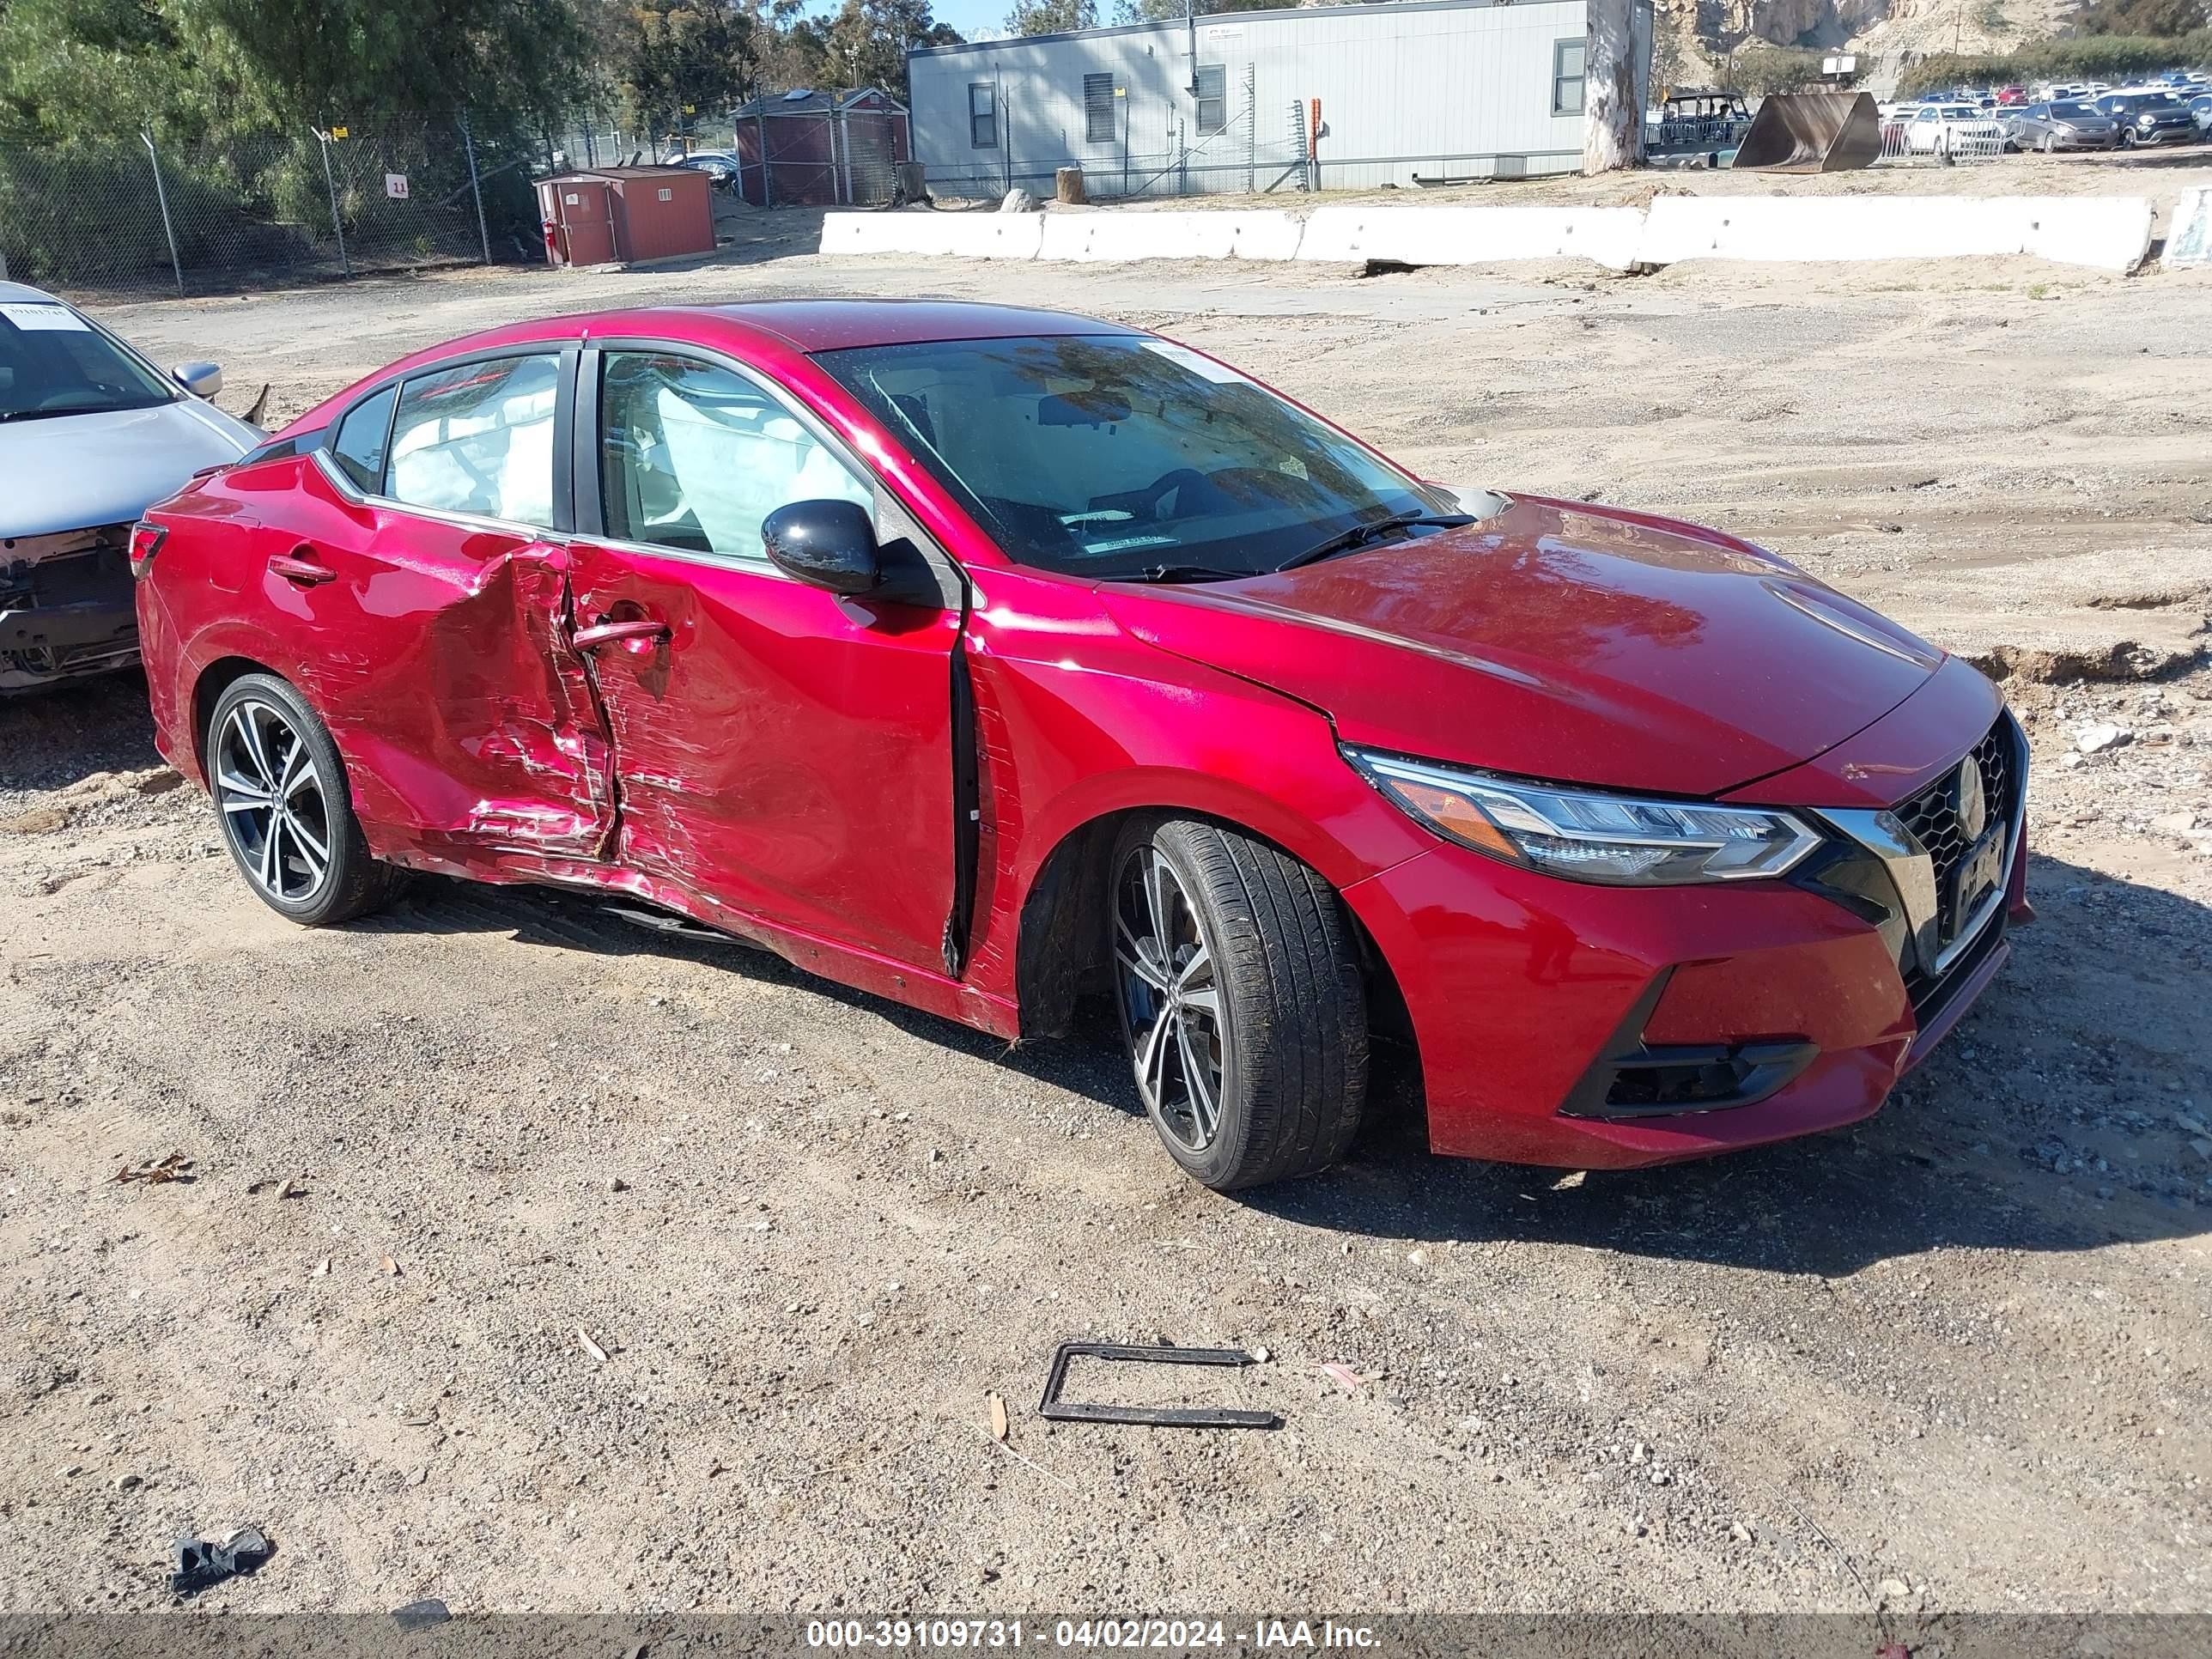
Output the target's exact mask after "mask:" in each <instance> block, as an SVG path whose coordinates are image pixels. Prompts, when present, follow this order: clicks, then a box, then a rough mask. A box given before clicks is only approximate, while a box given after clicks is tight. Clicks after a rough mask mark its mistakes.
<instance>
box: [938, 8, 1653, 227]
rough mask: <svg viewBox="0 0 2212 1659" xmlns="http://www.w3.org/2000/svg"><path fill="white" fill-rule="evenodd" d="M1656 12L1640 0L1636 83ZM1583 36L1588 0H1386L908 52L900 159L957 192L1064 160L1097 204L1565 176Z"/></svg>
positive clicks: (1025, 183) (986, 190)
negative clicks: (907, 139)
mask: <svg viewBox="0 0 2212 1659" xmlns="http://www.w3.org/2000/svg"><path fill="white" fill-rule="evenodd" d="M1650 18H1651V12H1650V4H1649V0H1642V3H1639V5H1638V9H1637V34H1638V40H1637V45H1638V51H1637V52H1636V54H1635V55H1636V58H1637V59H1638V63H1639V64H1640V65H1641V68H1640V70H1639V77H1638V78H1639V82H1648V79H1649V65H1650V40H1651V28H1650ZM1585 27H1586V25H1585V9H1584V3H1583V0H1534V3H1522V4H1511V3H1498V0H1399V3H1396V4H1388V5H1349V6H1326V5H1324V6H1309V7H1300V8H1297V9H1287V10H1281V11H1244V12H1225V13H1219V14H1216V15H1199V16H1193V17H1188V18H1182V17H1178V18H1175V19H1172V20H1170V21H1163V22H1155V23H1131V24H1126V25H1122V26H1120V27H1113V28H1098V29H1082V30H1079V31H1076V32H1074V33H1066V34H1040V35H1030V36H1026V37H1021V38H1017V39H1014V40H986V41H978V42H975V44H973V45H969V46H928V47H924V48H922V49H921V50H919V51H916V52H910V53H908V57H907V76H908V100H909V103H910V106H911V108H912V111H913V132H914V155H915V160H917V161H921V163H922V164H923V166H924V167H925V168H926V170H927V179H928V181H929V185H930V188H931V189H932V190H933V191H937V192H939V193H940V194H946V195H966V196H987V195H993V194H996V193H999V192H1001V191H1006V190H1007V189H1010V188H1012V187H1013V186H1015V185H1020V186H1022V187H1023V188H1024V189H1027V190H1030V191H1033V192H1035V193H1037V194H1040V195H1048V194H1049V193H1050V192H1051V190H1052V184H1053V175H1054V172H1055V171H1056V170H1057V169H1059V168H1060V167H1082V168H1083V170H1084V173H1085V185H1086V188H1087V189H1088V190H1089V191H1090V193H1091V195H1092V196H1093V197H1114V196H1139V195H1184V194H1191V193H1195V192H1207V191H1284V190H1297V189H1316V188H1318V189H1327V190H1337V189H1358V188H1363V187H1364V188H1372V187H1375V186H1376V185H1413V184H1415V183H1438V182H1446V181H1455V180H1466V179H1490V178H1501V179H1502V178H1527V177H1532V176H1534V175H1537V174H1541V173H1568V172H1572V171H1574V170H1576V169H1577V168H1578V167H1580V166H1581V164H1582V151H1583V98H1584V84H1583V36H1584V33H1585ZM1643 92H1644V86H1643V85H1642V84H1639V86H1638V94H1639V96H1638V104H1639V106H1640V104H1641V102H1642V97H1641V94H1642V93H1643ZM1316 115H1317V122H1316Z"/></svg>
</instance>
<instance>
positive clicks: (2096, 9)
mask: <svg viewBox="0 0 2212 1659" xmlns="http://www.w3.org/2000/svg"><path fill="white" fill-rule="evenodd" d="M2208 27H2212V6H2208V5H2207V4H2206V3H2205V0H2090V3H2089V4H2087V5H2086V6H2084V7H2082V8H2081V10H2080V11H2078V12H2076V13H2075V15H2074V27H2073V29H2072V33H2075V34H2132V35H2139V36H2148V37H2149V38H2151V39H2153V40H2179V39H2180V38H2181V37H2182V36H2184V35H2185V34H2187V33H2190V32H2191V30H2193V29H2202V28H2208Z"/></svg>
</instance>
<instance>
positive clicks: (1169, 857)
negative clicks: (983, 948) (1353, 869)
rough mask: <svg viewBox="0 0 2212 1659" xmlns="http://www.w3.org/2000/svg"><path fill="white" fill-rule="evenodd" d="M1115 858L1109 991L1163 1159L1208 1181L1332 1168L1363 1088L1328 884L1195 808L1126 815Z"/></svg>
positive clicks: (1354, 1016)
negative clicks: (1178, 815)
mask: <svg viewBox="0 0 2212 1659" xmlns="http://www.w3.org/2000/svg"><path fill="white" fill-rule="evenodd" d="M1111 870H1112V882H1113V886H1112V890H1111V901H1110V902H1111V908H1112V928H1113V947H1112V948H1113V975H1114V988H1115V1003H1116V1005H1117V1006H1118V1008H1119V1010H1120V1012H1121V1030H1122V1035H1123V1037H1124V1040H1125V1041H1126V1042H1127V1048H1128V1054H1129V1063H1130V1067H1131V1070H1132V1071H1133V1073H1135V1075H1136V1080H1137V1093H1138V1095H1139V1098H1141V1099H1142V1100H1143V1102H1144V1105H1145V1111H1146V1115H1148V1116H1149V1117H1150V1118H1151V1119H1152V1126H1153V1127H1154V1128H1156V1129H1157V1130H1158V1132H1159V1135H1160V1139H1161V1140H1162V1141H1164V1143H1165V1144H1166V1146H1167V1149H1168V1152H1169V1154H1170V1156H1171V1157H1172V1158H1174V1159H1175V1160H1176V1163H1177V1164H1181V1165H1182V1167H1183V1169H1184V1170H1187V1171H1188V1173H1189V1174H1191V1175H1192V1176H1194V1177H1195V1178H1197V1179H1198V1180H1200V1181H1201V1182H1205V1184H1206V1185H1207V1186H1209V1187H1212V1188H1215V1189H1217V1190H1219V1191H1227V1190H1229V1189H1231V1188H1238V1187H1253V1186H1258V1185H1261V1184H1262V1183H1264V1182H1271V1181H1281V1180H1285V1179H1288V1178H1290V1177H1292V1176H1303V1175H1311V1174H1314V1173H1316V1171H1318V1170H1324V1169H1326V1168H1328V1165H1330V1164H1333V1163H1334V1162H1335V1161H1336V1160H1337V1158H1340V1157H1341V1156H1342V1155H1343V1152H1344V1149H1345V1148H1346V1146H1349V1145H1350V1144H1351V1141H1352V1134H1353V1133H1354V1132H1355V1131H1356V1130H1357V1129H1358V1127H1359V1115H1360V1109H1361V1108H1362V1106H1363V1105H1364V1103H1365V1099H1366V1091H1367V1016H1366V1006H1365V1003H1364V998H1363V995H1362V989H1361V985H1360V979H1359V969H1358V962H1357V960H1356V958H1355V956H1354V952H1353V949H1352V935H1351V924H1350V922H1349V921H1348V920H1347V918H1346V915H1345V914H1344V909H1343V905H1342V903H1341V902H1340V900H1339V899H1338V898H1337V896H1336V894H1335V893H1334V891H1332V890H1331V889H1330V888H1329V886H1328V883H1326V882H1325V881H1323V880H1322V878H1321V877H1320V876H1319V875H1318V874H1316V872H1314V871H1312V870H1310V869H1309V868H1307V867H1306V866H1304V865H1303V864H1301V863H1299V862H1298V861H1297V860H1295V859H1293V858H1291V857H1290V856H1289V855H1288V854H1285V853H1282V852H1280V851H1279V850H1278V849H1276V848H1273V847H1270V846H1268V845H1267V844H1266V843H1265V842H1257V841H1254V840H1252V839H1251V838H1250V837H1249V836H1243V835H1240V834H1238V833H1237V831H1235V830H1233V829H1227V828H1225V827H1224V826H1221V825H1218V824H1214V823H1204V822H1201V821H1198V820H1194V819H1174V818H1171V819H1167V820H1165V821H1162V820H1158V819H1155V820H1151V821H1148V822H1141V823H1133V824H1131V825H1130V826H1129V827H1127V829H1124V830H1123V831H1122V834H1121V838H1120V840H1119V842H1117V843H1116V845H1115V851H1114V857H1113V860H1112V865H1111Z"/></svg>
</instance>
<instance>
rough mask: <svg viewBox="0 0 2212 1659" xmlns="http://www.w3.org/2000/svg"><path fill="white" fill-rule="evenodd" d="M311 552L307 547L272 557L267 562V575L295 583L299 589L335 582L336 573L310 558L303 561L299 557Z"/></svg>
mask: <svg viewBox="0 0 2212 1659" xmlns="http://www.w3.org/2000/svg"><path fill="white" fill-rule="evenodd" d="M302 553H308V554H312V553H313V549H312V548H308V547H299V548H295V549H294V550H292V551H291V552H289V553H277V554H274V555H272V556H270V560H269V574H270V575H272V576H282V577H283V579H284V580H286V581H288V582H296V583H297V584H298V585H299V586H301V587H313V586H316V585H317V584H318V583H321V582H334V581H336V580H337V579H338V573H337V571H335V570H333V569H331V568H330V567H329V566H328V565H325V564H318V563H316V562H315V561H314V560H313V558H312V557H310V558H304V559H303V558H301V554H302Z"/></svg>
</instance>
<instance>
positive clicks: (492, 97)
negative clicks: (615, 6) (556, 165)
mask: <svg viewBox="0 0 2212 1659" xmlns="http://www.w3.org/2000/svg"><path fill="white" fill-rule="evenodd" d="M584 48H585V36H584V33H583V31H582V29H581V27H580V25H579V23H578V21H577V17H576V15H575V13H574V11H572V10H571V9H569V7H568V3H567V0H9V3H7V4H6V5H5V7H4V9H0V118H5V119H6V121H7V122H8V124H9V125H10V126H11V127H13V128H15V129H16V130H18V131H21V130H24V129H28V130H31V131H37V132H40V133H42V134H43V135H45V136H46V137H48V138H50V139H56V140H71V139H83V140H85V141H88V142H91V141H110V140H112V139H113V137H115V136H116V135H117V134H118V133H120V134H124V135H128V134H131V133H135V132H136V131H137V130H138V128H139V127H141V126H143V125H151V126H153V127H154V128H155V130H156V131H157V132H159V133H161V134H162V135H164V136H180V137H200V136H210V137H221V136H223V135H225V134H229V133H236V132H242V131H276V130H285V129H291V128H296V127H298V126H301V125H304V124H307V123H310V122H318V123H319V122H327V121H330V120H331V119H333V118H336V119H341V120H343V119H349V118H366V117H369V116H373V115H379V114H408V115H426V114H435V115H437V116H440V117H442V118H450V117H451V116H452V114H453V112H455V111H457V110H459V109H462V108H467V109H469V110H471V112H474V114H475V118H477V121H478V123H479V125H481V126H483V128H484V129H485V130H486V131H490V130H493V129H496V128H499V127H502V126H510V125H519V126H528V125H539V124H542V123H543V122H544V121H545V120H547V119H549V118H550V117H551V116H552V115H553V114H554V113H555V112H557V111H558V110H559V109H560V108H561V107H562V106H563V105H564V104H565V103H566V102H567V101H568V99H569V98H570V97H572V96H573V95H574V93H575V91H576V89H577V86H578V82H579V80H580V76H579V74H578V70H577V67H576V66H577V65H578V64H580V62H582V61H583V59H584V58H585V56H586V53H585V50H584Z"/></svg>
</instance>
